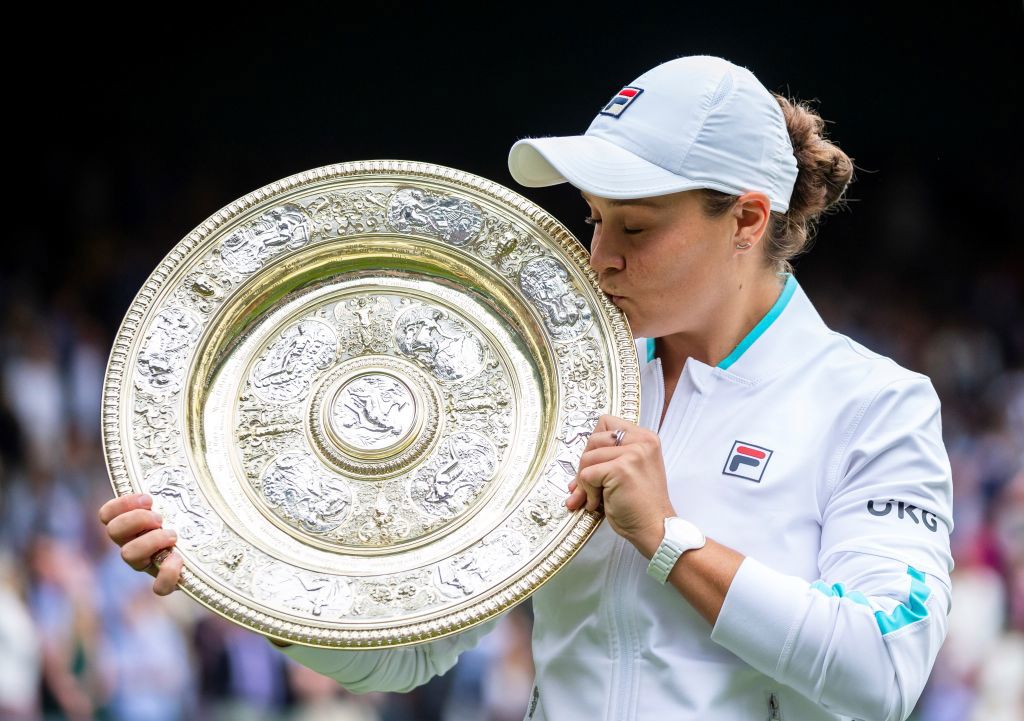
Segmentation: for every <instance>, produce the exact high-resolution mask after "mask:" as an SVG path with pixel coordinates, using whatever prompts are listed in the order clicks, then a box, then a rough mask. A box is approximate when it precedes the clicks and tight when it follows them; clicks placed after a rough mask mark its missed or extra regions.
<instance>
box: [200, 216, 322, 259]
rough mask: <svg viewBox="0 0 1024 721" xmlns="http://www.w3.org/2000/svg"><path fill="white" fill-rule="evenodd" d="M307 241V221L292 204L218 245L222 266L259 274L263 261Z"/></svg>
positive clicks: (261, 217) (243, 228) (261, 218)
mask: <svg viewBox="0 0 1024 721" xmlns="http://www.w3.org/2000/svg"><path fill="white" fill-rule="evenodd" d="M308 241H309V220H308V219H307V218H306V215H305V213H303V211H302V208H300V207H299V206H298V205H295V204H294V203H286V204H285V205H281V206H278V207H276V208H271V209H270V210H268V211H267V212H265V213H264V214H263V215H262V216H260V217H259V219H257V220H255V221H253V222H251V223H249V224H247V225H245V226H243V227H241V228H239V229H238V230H236V231H235V232H234V233H232V234H231V235H229V236H228V237H227V238H225V239H224V242H223V243H221V245H220V257H221V259H222V260H223V261H224V265H226V266H228V267H229V268H231V269H233V270H236V271H238V272H239V273H252V272H254V271H256V270H259V269H260V267H262V265H263V261H264V260H266V259H267V258H268V257H270V256H272V255H274V254H276V253H278V252H280V251H281V250H284V249H289V250H294V249H295V248H301V247H302V246H303V245H305V244H306V243H307V242H308Z"/></svg>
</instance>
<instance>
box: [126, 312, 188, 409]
mask: <svg viewBox="0 0 1024 721" xmlns="http://www.w3.org/2000/svg"><path fill="white" fill-rule="evenodd" d="M200 333H202V326H201V325H200V323H199V321H198V320H197V319H196V317H195V316H194V315H192V314H191V313H189V312H188V311H187V310H184V309H183V308H176V307H173V306H172V307H170V308H165V309H164V310H162V311H160V312H159V313H158V314H157V315H156V317H155V318H154V319H153V324H152V325H151V326H150V329H149V333H147V334H146V339H145V341H143V344H142V350H141V351H139V359H138V362H137V363H136V370H137V380H136V387H138V389H139V390H142V391H147V390H148V391H150V392H152V393H173V392H175V391H177V390H178V389H179V388H180V387H181V380H182V376H183V375H184V373H185V361H186V360H187V359H188V355H189V352H190V351H191V350H192V348H193V347H194V345H195V342H196V341H197V340H198V339H199V335H200Z"/></svg>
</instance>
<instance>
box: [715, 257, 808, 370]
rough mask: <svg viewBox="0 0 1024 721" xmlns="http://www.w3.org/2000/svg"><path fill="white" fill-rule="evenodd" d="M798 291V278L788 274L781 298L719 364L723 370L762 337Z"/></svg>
mask: <svg viewBox="0 0 1024 721" xmlns="http://www.w3.org/2000/svg"><path fill="white" fill-rule="evenodd" d="M794 292H796V278H795V277H794V276H793V274H792V273H787V274H786V285H785V286H783V288H782V293H780V294H779V299H778V300H776V301H775V305H773V306H772V307H771V310H769V311H768V313H766V314H765V316H764V318H762V319H761V320H760V321H759V322H758V324H757V325H755V326H754V328H753V329H752V330H751V331H750V332H749V333H747V336H746V337H745V338H744V339H743V340H741V341H740V344H739V345H738V346H736V347H735V348H734V349H733V351H732V353H730V354H729V355H727V356H726V357H725V358H724V359H722V362H721V363H719V364H718V367H719V368H721V369H722V370H728V368H729V366H731V365H732V364H733V363H735V362H736V361H738V360H739V359H740V356H742V355H743V354H744V353H746V352H747V349H748V348H749V347H750V346H752V345H754V342H755V341H756V340H757V339H758V338H760V337H761V335H762V334H763V333H764V332H765V331H766V330H768V329H769V328H770V327H771V325H772V323H774V322H775V319H776V318H778V317H779V316H780V315H781V314H782V311H784V310H785V309H786V305H788V304H789V299H790V298H792V297H793V293H794Z"/></svg>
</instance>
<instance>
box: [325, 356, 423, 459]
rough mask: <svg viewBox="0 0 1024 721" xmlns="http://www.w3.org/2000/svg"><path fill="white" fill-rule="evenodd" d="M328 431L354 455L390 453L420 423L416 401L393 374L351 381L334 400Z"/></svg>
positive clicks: (373, 374)
mask: <svg viewBox="0 0 1024 721" xmlns="http://www.w3.org/2000/svg"><path fill="white" fill-rule="evenodd" d="M329 403H330V415H329V416H328V419H327V431H328V433H329V434H330V436H331V438H332V440H335V441H336V442H337V443H338V445H340V446H342V447H343V448H345V449H346V450H348V451H349V452H350V453H352V454H354V455H355V454H360V453H364V454H365V453H380V452H384V453H387V452H390V451H392V450H393V449H394V448H395V447H396V446H400V445H401V444H402V442H403V441H405V440H406V439H408V437H409V435H410V433H411V432H412V430H413V427H414V426H415V423H416V416H417V407H416V398H415V397H414V396H413V393H412V391H411V390H409V386H408V385H406V384H405V383H404V382H403V381H402V380H401V379H399V378H397V377H395V376H393V375H391V374H390V373H372V372H371V373H366V374H365V375H360V376H356V377H355V378H353V379H351V380H349V381H347V382H346V383H345V384H344V385H343V386H341V387H340V388H339V389H338V392H337V393H336V394H335V395H334V396H333V398H331V400H330V402H329Z"/></svg>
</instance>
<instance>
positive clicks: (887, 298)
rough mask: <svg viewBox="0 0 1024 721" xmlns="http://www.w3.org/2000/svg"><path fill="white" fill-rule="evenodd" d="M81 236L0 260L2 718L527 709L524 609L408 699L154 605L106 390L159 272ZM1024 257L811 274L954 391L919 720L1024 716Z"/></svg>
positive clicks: (209, 618) (946, 422) (186, 609)
mask: <svg viewBox="0 0 1024 721" xmlns="http://www.w3.org/2000/svg"><path fill="white" fill-rule="evenodd" d="M197 217H198V216H197ZM88 245H89V247H90V249H91V251H90V252H89V253H86V254H84V255H83V256H82V258H78V259H75V258H72V262H73V263H74V267H73V272H66V273H63V274H61V273H58V274H57V275H56V278H55V277H54V276H49V277H48V278H47V279H46V280H44V281H42V282H40V281H39V277H38V276H34V275H32V274H31V273H29V274H27V275H26V274H22V273H21V272H17V271H18V269H10V268H9V269H7V270H0V309H2V310H0V313H2V315H0V648H2V653H0V718H2V719H5V720H6V719H37V718H42V719H47V720H50V719H69V720H72V721H84V720H86V719H112V720H118V721H177V720H179V719H189V720H192V719H195V720H197V721H203V720H205V719H208V720H210V721H229V720H232V719H252V720H254V721H259V720H264V719H265V720H267V721H269V720H272V719H274V720H276V719H281V720H294V721H299V720H303V721H305V720H310V721H312V720H314V719H325V720H326V719H331V720H333V721H347V720H350V719H351V720H359V721H364V720H365V721H371V720H379V721H406V720H413V719H415V720H417V721H427V720H430V719H437V720H438V721H441V720H444V721H459V720H461V719H480V720H483V721H506V720H515V721H518V720H519V719H521V718H522V717H523V714H524V711H525V707H526V703H527V699H528V696H529V691H530V684H531V681H532V673H533V670H532V664H531V656H530V638H529V635H530V627H531V623H530V611H529V604H528V603H527V604H524V605H523V606H520V607H518V608H517V609H516V610H515V611H514V612H513V613H511V614H509V615H507V616H506V617H505V619H504V620H503V622H502V624H501V625H500V626H499V627H498V628H497V629H496V630H495V631H494V632H493V633H492V634H491V635H490V636H488V637H487V638H486V639H485V641H484V642H482V643H481V644H480V645H479V646H478V647H477V648H476V649H474V650H472V651H470V652H468V653H466V654H465V655H464V656H463V657H462V658H461V659H460V662H459V663H458V665H457V666H456V667H455V669H453V670H452V672H450V673H449V674H447V675H446V676H444V677H441V678H438V679H435V680H434V681H432V682H431V683H429V684H427V685H426V686H424V687H422V688H420V689H418V690H416V691H415V692H413V693H410V694H406V695H392V694H368V695H351V694H348V693H346V692H345V691H344V689H342V688H341V687H339V686H338V685H337V684H336V683H334V682H333V681H330V680H329V679H326V678H324V677H321V676H318V675H317V674H315V673H312V672H310V671H308V670H307V669H305V668H303V667H300V666H298V665H296V664H294V663H292V662H291V661H290V660H288V659H287V658H286V657H285V656H283V655H282V654H280V653H278V652H277V651H275V650H274V649H272V648H271V647H270V646H269V645H268V644H267V643H266V642H265V640H264V639H262V638H261V637H259V636H257V635H256V634H253V633H250V632H248V631H245V630H243V629H241V628H239V627H237V626H235V625H233V624H231V623H227V622H225V621H223V620H221V619H220V618H219V617H216V616H215V615H213V614H211V613H208V612H206V611H205V610H203V609H202V608H201V607H200V606H199V605H198V604H197V603H194V602H193V601H191V600H190V599H188V598H187V597H185V596H184V595H183V594H181V593H176V594H173V595H172V596H170V597H168V598H158V597H156V596H155V595H153V594H152V592H151V590H150V587H151V583H152V579H151V578H150V577H149V576H147V575H145V574H141V573H136V572H134V571H132V570H130V569H129V568H128V567H127V566H126V565H125V564H124V563H123V562H122V561H121V558H120V555H119V549H118V548H117V547H116V546H115V545H114V544H113V543H111V542H110V541H109V540H108V539H107V537H106V536H105V533H104V529H103V527H102V526H101V525H100V524H99V523H98V521H97V515H96V512H97V509H98V508H99V506H100V505H101V504H102V503H103V502H104V501H105V500H107V499H108V498H109V497H110V496H111V489H110V484H109V481H108V479H107V474H106V469H105V466H104V461H103V457H102V453H101V450H100V431H99V407H100V396H101V383H102V379H103V373H104V368H105V363H106V359H107V355H108V352H109V349H110V344H111V341H112V338H113V334H114V332H115V330H116V327H117V323H118V322H119V321H120V317H121V315H122V314H123V312H124V310H125V308H126V307H127V304H128V302H129V300H130V297H131V294H132V293H134V291H135V290H136V289H137V288H138V287H139V286H140V285H141V282H142V280H143V279H144V278H145V276H146V275H147V274H148V272H149V270H151V268H152V267H153V263H152V259H150V258H148V257H141V256H140V257H133V256H132V255H131V254H130V253H127V254H125V253H122V254H120V255H119V254H118V253H117V252H110V251H112V250H116V249H117V248H118V247H119V246H117V244H116V243H112V242H111V241H109V239H107V240H105V239H104V237H103V236H102V234H97V236H96V237H94V238H91V239H89V243H88ZM97 248H98V250H97ZM97 259H100V260H97ZM115 259H116V260H115ZM79 261H80V262H79ZM1019 270H1020V269H1019V268H1017V269H1015V268H1012V267H1001V268H992V269H990V270H987V271H985V272H982V273H976V274H973V275H972V276H971V277H967V278H962V279H960V280H958V281H957V291H956V297H955V298H954V299H952V300H951V301H949V302H941V301H936V299H935V298H929V297H928V294H927V293H926V292H925V290H924V289H925V288H926V287H929V286H928V285H926V284H923V283H915V282H914V278H912V277H911V278H908V277H905V276H897V275H894V273H893V271H892V270H891V269H890V270H883V269H879V270H878V271H876V272H875V273H874V274H871V275H867V276H864V275H862V276H861V277H859V278H857V279H856V280H851V279H848V278H844V277H842V276H841V275H839V274H836V275H834V276H832V275H829V274H828V271H821V272H817V273H816V274H814V275H813V276H812V275H810V274H809V275H808V278H807V283H806V285H805V287H807V288H808V293H809V295H810V296H811V298H812V300H814V302H815V303H816V304H817V305H818V307H819V310H820V311H821V313H822V315H823V316H824V317H825V320H826V322H828V323H829V325H830V326H832V327H833V328H835V329H836V330H839V331H841V332H843V333H846V334H848V335H850V336H852V337H853V338H855V339H857V340H859V341H861V342H863V343H864V344H865V345H867V346H868V347H869V348H872V349H874V350H876V351H878V352H880V353H883V354H885V355H888V356H890V357H892V358H893V359H894V360H896V361H897V362H899V363H900V364H902V365H904V366H907V367H909V368H913V369H916V370H920V371H922V372H924V373H926V374H928V375H929V376H930V377H931V378H932V381H933V383H934V384H935V386H936V388H937V390H938V393H939V396H940V398H941V399H942V403H943V428H944V435H945V441H946V446H947V449H948V451H949V455H950V460H951V462H952V467H953V481H954V494H955V495H954V507H955V524H956V525H955V532H954V534H953V548H954V555H955V559H956V569H955V571H954V573H953V582H954V591H953V593H954V604H953V611H952V615H951V619H950V630H949V637H948V640H947V641H946V644H945V646H944V647H943V649H942V652H941V654H940V657H939V659H938V661H937V662H936V666H935V669H934V671H933V672H932V676H931V681H930V683H929V686H928V688H927V689H926V691H925V694H924V696H923V697H922V699H921V702H920V703H919V705H918V708H917V710H916V711H915V716H914V718H915V719H919V720H920V721H953V720H957V721H959V720H960V719H985V721H1001V719H1010V718H1021V716H1019V715H1017V714H1020V713H1021V708H1022V707H1021V706H1020V704H1021V703H1022V701H1021V699H1022V698H1024V688H1022V686H1024V320H1022V312H1021V311H1022V307H1021V295H1022V293H1024V287H1022V278H1024V276H1022V275H1021V274H1020V273H1019ZM797 274H798V276H800V268H799V265H798V270H797ZM800 277H801V280H802V281H803V280H804V277H803V276H800ZM908 281H909V282H908ZM937 308H938V309H940V310H939V311H937V310H936V309H937ZM940 311H941V312H940Z"/></svg>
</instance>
